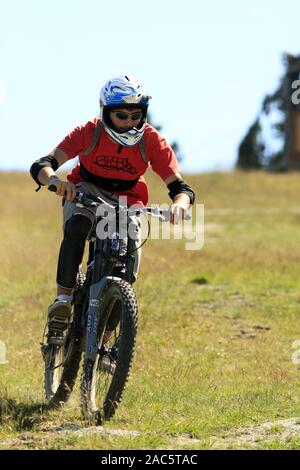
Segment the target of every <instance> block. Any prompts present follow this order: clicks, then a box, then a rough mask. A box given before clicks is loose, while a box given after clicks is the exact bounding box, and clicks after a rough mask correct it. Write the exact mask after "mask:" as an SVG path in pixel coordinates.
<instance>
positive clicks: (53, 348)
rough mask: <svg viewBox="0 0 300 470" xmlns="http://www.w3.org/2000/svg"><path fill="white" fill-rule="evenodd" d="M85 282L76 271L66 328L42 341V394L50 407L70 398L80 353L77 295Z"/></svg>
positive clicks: (80, 313) (80, 339)
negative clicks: (43, 390) (43, 385)
mask: <svg viewBox="0 0 300 470" xmlns="http://www.w3.org/2000/svg"><path fill="white" fill-rule="evenodd" d="M84 282H85V275H84V273H82V272H81V271H80V272H79V273H78V276H77V282H76V287H75V292H74V299H75V303H74V305H73V313H72V321H71V323H70V324H69V326H68V328H67V330H66V331H61V332H59V331H58V332H53V333H52V334H51V335H49V332H48V334H47V335H44V337H47V341H44V343H43V344H42V348H41V349H42V354H43V357H44V361H45V375H44V384H45V395H46V400H47V402H48V404H49V406H50V407H58V406H62V405H63V404H64V403H65V402H66V401H67V400H68V398H69V396H70V394H71V392H72V390H73V387H74V385H75V380H76V377H77V374H78V370H79V366H80V361H81V356H82V340H83V338H82V326H81V317H82V309H83V304H82V302H81V303H80V302H76V295H77V294H78V293H79V292H80V290H81V289H82V287H83V285H84Z"/></svg>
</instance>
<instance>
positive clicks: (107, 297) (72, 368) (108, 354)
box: [41, 185, 168, 425]
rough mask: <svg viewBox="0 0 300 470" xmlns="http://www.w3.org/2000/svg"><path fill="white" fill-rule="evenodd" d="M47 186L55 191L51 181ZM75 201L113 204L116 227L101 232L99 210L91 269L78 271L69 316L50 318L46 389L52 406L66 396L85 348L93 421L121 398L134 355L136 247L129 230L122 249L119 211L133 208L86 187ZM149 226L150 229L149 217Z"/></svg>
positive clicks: (84, 397) (86, 397) (87, 411)
mask: <svg viewBox="0 0 300 470" xmlns="http://www.w3.org/2000/svg"><path fill="white" fill-rule="evenodd" d="M48 189H49V190H50V191H56V187H55V186H53V185H51V186H49V188H48ZM73 202H75V203H76V204H77V205H79V206H81V207H86V208H93V209H96V208H98V207H99V206H100V205H104V206H105V208H109V209H110V210H114V211H115V223H116V225H115V228H116V230H115V232H114V233H113V236H111V237H106V238H104V237H98V236H97V233H96V232H97V231H96V227H97V224H98V222H99V221H100V220H101V219H102V216H98V215H96V219H95V224H94V226H93V229H92V234H91V235H89V238H88V241H89V254H88V261H87V269H86V272H83V271H81V270H79V271H78V274H77V281H76V286H75V288H74V290H73V301H72V316H71V319H70V321H69V323H68V325H67V327H66V326H64V328H62V326H61V324H59V323H58V324H56V325H55V324H54V325H53V324H52V322H51V323H50V324H48V322H47V324H46V327H45V330H44V334H43V339H42V343H41V352H42V355H43V358H44V362H45V380H44V383H45V394H46V400H47V402H48V405H49V407H58V406H60V405H63V404H64V403H65V402H66V401H67V400H68V398H69V396H70V394H71V392H72V390H73V387H74V385H75V381H76V377H77V374H78V371H79V367H80V362H81V358H82V355H83V354H84V359H83V372H82V378H81V387H80V394H81V409H82V412H83V415H84V416H85V418H87V419H88V421H89V422H90V423H93V424H96V425H100V424H103V423H104V422H105V421H107V420H109V419H110V418H111V417H112V416H113V415H114V413H115V411H116V409H117V407H118V405H119V403H120V402H121V400H122V397H123V392H124V389H125V386H126V382H127V380H128V376H129V372H130V368H131V365H132V361H133V355H134V348H135V342H136V333H137V319H138V305H137V300H136V295H135V291H134V289H133V287H132V282H133V267H134V260H135V257H134V252H135V251H136V250H137V248H136V247H135V244H134V240H133V239H132V238H130V237H129V236H128V243H127V253H126V254H125V255H124V254H122V255H121V254H120V233H119V232H120V230H119V217H120V213H121V212H122V214H123V215H124V213H125V214H126V215H127V214H128V213H129V211H130V208H127V207H125V206H121V205H120V204H116V205H110V204H108V203H107V202H106V201H104V200H103V199H102V198H101V197H97V196H93V195H91V194H87V193H82V192H76V198H75V199H74V201H73ZM97 213H98V211H97ZM97 213H96V214H97ZM137 213H138V214H140V213H147V214H150V215H152V216H153V217H157V218H159V219H160V220H162V221H166V220H168V214H167V211H160V210H159V209H158V208H151V207H141V208H140V209H139V210H138V211H137V209H135V214H137ZM126 220H127V216H126ZM148 229H149V230H148V235H149V233H150V224H149V221H148ZM147 238H148V236H147V237H146V239H145V241H146V240H147ZM145 241H144V242H143V244H144V243H145ZM141 246H142V245H141Z"/></svg>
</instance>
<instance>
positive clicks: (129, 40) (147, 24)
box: [0, 0, 300, 172]
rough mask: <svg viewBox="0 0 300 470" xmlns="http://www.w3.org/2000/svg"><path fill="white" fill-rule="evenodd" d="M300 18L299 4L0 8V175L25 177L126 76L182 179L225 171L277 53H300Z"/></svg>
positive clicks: (117, 0)
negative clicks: (179, 156) (174, 150)
mask: <svg viewBox="0 0 300 470" xmlns="http://www.w3.org/2000/svg"><path fill="white" fill-rule="evenodd" d="M299 17H300V3H299V2H298V1H296V0H286V1H285V2H282V1H278V0H263V1H262V0H252V1H243V0H241V1H238V0H227V1H226V2H224V1H222V0H217V1H211V2H207V1H203V0H185V1H184V2H183V1H182V0H180V1H177V0H164V1H161V0H152V1H151V2H141V1H136V0H132V1H130V2H125V1H121V0H114V2H109V1H102V0H51V1H50V0H40V1H38V0H9V1H8V0H0V59H1V60H0V142H1V156H0V169H25V170H26V169H28V168H29V167H30V165H31V163H32V162H33V161H34V160H35V159H36V158H38V157H40V156H44V155H46V154H47V153H48V152H49V151H50V150H52V149H53V148H54V147H55V146H56V145H57V144H58V143H59V141H60V140H61V139H62V138H63V137H64V135H65V134H66V133H68V132H69V131H70V130H71V129H73V128H74V127H75V126H76V125H78V124H79V123H83V122H85V121H87V120H88V119H89V118H90V117H92V116H95V115H97V114H98V112H99V110H98V98H99V91H100V88H101V86H102V85H103V84H104V83H105V82H106V81H107V80H108V79H109V78H111V77H113V76H116V75H120V74H125V73H126V74H133V75H135V76H136V77H138V78H140V79H141V81H142V82H143V83H144V85H145V88H146V90H147V92H149V94H150V95H151V96H152V97H153V99H152V100H151V101H152V102H151V107H150V110H151V113H152V117H153V120H154V122H157V123H160V124H162V126H163V129H162V133H163V134H164V135H165V136H166V137H167V139H168V140H169V141H172V140H175V139H176V140H177V141H178V142H179V143H180V145H181V148H182V153H183V154H184V161H183V163H182V165H181V166H182V170H183V171H185V172H195V171H211V170H224V169H230V168H231V167H232V166H233V165H234V163H235V160H236V151H237V145H238V143H239V141H240V139H241V137H242V136H243V134H244V133H245V131H246V130H247V128H248V126H249V124H251V123H252V121H253V120H254V118H255V116H256V115H257V113H258V111H259V109H260V105H261V101H262V99H263V97H264V95H265V94H266V93H270V92H272V91H274V89H275V88H276V86H277V85H278V81H279V78H280V76H281V75H282V73H283V65H282V53H283V52H284V51H289V52H291V53H300V45H299V46H298V42H299ZM297 47H298V49H297Z"/></svg>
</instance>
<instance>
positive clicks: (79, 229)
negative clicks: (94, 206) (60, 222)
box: [65, 214, 92, 240]
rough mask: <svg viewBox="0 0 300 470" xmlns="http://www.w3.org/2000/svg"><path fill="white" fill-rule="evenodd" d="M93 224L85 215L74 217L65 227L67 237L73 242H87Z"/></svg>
mask: <svg viewBox="0 0 300 470" xmlns="http://www.w3.org/2000/svg"><path fill="white" fill-rule="evenodd" d="M91 227H92V222H91V221H90V219H89V218H88V217H85V216H84V215H80V214H77V215H73V216H72V217H71V218H70V219H69V220H68V221H67V222H66V225H65V237H66V238H71V239H73V240H85V239H86V238H87V236H88V234H89V231H90V230H91Z"/></svg>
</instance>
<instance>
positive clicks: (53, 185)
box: [48, 184, 57, 193]
mask: <svg viewBox="0 0 300 470" xmlns="http://www.w3.org/2000/svg"><path fill="white" fill-rule="evenodd" d="M48 190H49V191H51V192H52V193H56V191H57V187H56V186H55V184H50V185H49V186H48Z"/></svg>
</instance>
